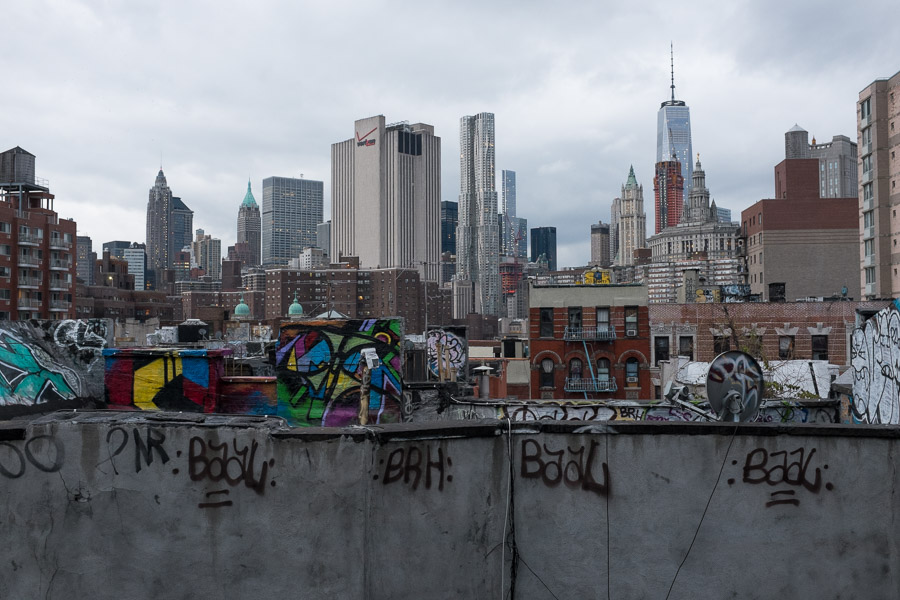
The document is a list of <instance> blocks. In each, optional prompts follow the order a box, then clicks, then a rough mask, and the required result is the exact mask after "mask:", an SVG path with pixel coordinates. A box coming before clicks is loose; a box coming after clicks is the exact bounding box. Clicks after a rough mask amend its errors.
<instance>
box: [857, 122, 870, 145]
mask: <svg viewBox="0 0 900 600" xmlns="http://www.w3.org/2000/svg"><path fill="white" fill-rule="evenodd" d="M860 138H861V139H862V145H863V146H865V145H866V144H871V143H872V128H871V127H866V128H865V129H863V130H862V135H860Z"/></svg>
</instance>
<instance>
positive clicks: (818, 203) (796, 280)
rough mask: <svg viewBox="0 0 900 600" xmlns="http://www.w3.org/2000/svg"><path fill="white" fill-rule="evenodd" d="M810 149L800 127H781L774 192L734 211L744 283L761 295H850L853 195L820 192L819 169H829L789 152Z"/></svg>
mask: <svg viewBox="0 0 900 600" xmlns="http://www.w3.org/2000/svg"><path fill="white" fill-rule="evenodd" d="M809 147H810V145H809V144H807V143H806V132H805V131H804V130H802V129H801V128H799V127H798V126H794V127H793V128H792V129H791V130H790V131H788V132H787V133H786V134H785V156H786V158H785V159H784V160H783V161H781V162H780V163H778V164H777V165H776V166H775V196H774V198H772V199H766V200H760V201H758V202H756V203H754V204H753V205H751V206H749V207H748V208H746V209H745V210H743V211H742V212H741V238H742V241H743V243H744V250H745V255H746V261H747V283H748V284H749V285H750V292H751V294H754V295H757V296H758V297H759V298H760V299H761V300H764V301H785V300H788V301H790V300H798V299H803V298H808V297H829V296H843V297H845V298H846V297H856V281H857V280H858V278H859V274H860V264H859V260H860V259H859V250H858V246H859V240H860V230H859V216H860V212H859V200H858V198H857V197H856V195H855V194H854V195H853V196H852V197H847V198H832V197H823V196H821V194H822V189H823V187H822V174H823V173H825V174H826V176H827V174H828V170H827V169H825V170H823V169H822V166H823V164H824V163H823V161H821V160H819V159H816V158H811V157H807V158H790V157H791V156H808V154H809V153H808V152H804V148H805V149H807V150H808V149H809ZM827 185H831V183H827ZM863 233H865V232H863ZM873 243H874V241H873ZM864 249H871V248H870V246H869V245H865V246H864ZM850 290H853V291H852V292H851V291H850Z"/></svg>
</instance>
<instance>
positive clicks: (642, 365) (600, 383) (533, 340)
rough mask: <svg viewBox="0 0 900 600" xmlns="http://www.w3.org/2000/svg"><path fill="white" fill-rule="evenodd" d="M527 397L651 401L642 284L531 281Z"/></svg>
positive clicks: (645, 302) (647, 315) (644, 298)
mask: <svg viewBox="0 0 900 600" xmlns="http://www.w3.org/2000/svg"><path fill="white" fill-rule="evenodd" d="M529 311H530V314H529V327H530V334H529V353H530V357H531V372H532V379H531V396H532V398H541V399H547V400H550V399H553V400H615V399H622V400H638V399H645V398H650V397H651V396H650V394H651V389H652V388H651V385H650V371H649V366H650V362H649V357H650V341H649V340H650V320H649V313H648V307H647V289H646V288H645V287H644V286H641V285H558V284H557V285H552V284H551V285H546V286H542V285H532V287H531V290H530V292H529Z"/></svg>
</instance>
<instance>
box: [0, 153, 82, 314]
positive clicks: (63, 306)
mask: <svg viewBox="0 0 900 600" xmlns="http://www.w3.org/2000/svg"><path fill="white" fill-rule="evenodd" d="M54 199H55V196H54V195H53V194H51V193H50V188H49V186H48V184H47V182H46V181H45V180H43V179H40V178H38V177H36V176H35V156H34V155H33V154H31V153H30V152H28V151H26V150H23V149H22V148H20V147H18V146H16V147H15V148H12V149H10V150H7V151H6V152H3V153H2V154H0V319H12V320H23V319H70V318H74V316H75V306H74V302H75V276H76V265H75V252H76V248H75V238H76V225H75V221H72V220H70V219H60V218H59V216H58V214H57V213H56V211H55V210H54Z"/></svg>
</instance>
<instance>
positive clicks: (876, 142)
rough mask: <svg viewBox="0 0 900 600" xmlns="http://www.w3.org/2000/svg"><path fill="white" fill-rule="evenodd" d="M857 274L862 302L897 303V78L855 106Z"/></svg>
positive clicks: (881, 82) (869, 89) (865, 93)
mask: <svg viewBox="0 0 900 600" xmlns="http://www.w3.org/2000/svg"><path fill="white" fill-rule="evenodd" d="M856 122H857V136H858V138H857V139H858V144H859V145H858V150H859V158H858V163H857V164H858V170H859V199H858V202H859V232H860V233H859V269H860V290H861V296H862V298H867V299H874V298H897V297H900V274H898V271H897V270H898V269H900V265H898V264H897V262H898V261H897V260H896V259H895V258H894V257H895V256H896V255H897V254H898V253H900V251H898V250H897V245H898V240H900V217H898V216H897V206H898V205H900V189H898V186H897V181H898V179H900V72H898V73H896V74H894V75H893V76H892V77H890V78H888V79H878V80H876V81H873V82H872V83H871V84H870V85H868V86H866V88H865V89H863V90H862V91H861V92H860V93H859V102H857V120H856Z"/></svg>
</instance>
